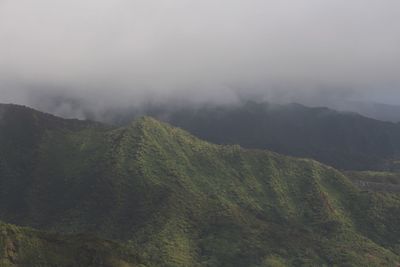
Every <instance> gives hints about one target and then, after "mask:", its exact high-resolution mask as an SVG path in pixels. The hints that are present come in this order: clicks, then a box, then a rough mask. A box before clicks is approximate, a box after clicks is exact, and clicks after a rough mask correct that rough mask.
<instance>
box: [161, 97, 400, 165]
mask: <svg viewBox="0 0 400 267" xmlns="http://www.w3.org/2000/svg"><path fill="white" fill-rule="evenodd" d="M164 113H166V114H167V115H165V114H164ZM154 115H155V116H157V115H158V116H159V117H160V118H161V119H164V120H165V121H167V122H168V123H171V124H172V125H175V126H177V127H181V128H183V129H186V130H187V131H189V132H191V133H193V134H194V135H196V136H198V137H200V138H202V139H204V140H207V141H209V142H212V143H217V144H239V145H241V146H243V147H246V148H257V149H268V150H272V151H275V152H278V153H282V154H286V155H292V156H296V157H308V158H313V159H316V160H318V161H320V162H323V163H325V164H328V165H331V166H334V167H336V168H339V169H345V170H382V169H398V165H399V164H398V162H395V161H394V160H395V159H398V158H399V157H400V139H399V136H400V125H399V124H395V123H390V122H382V121H378V120H374V119H370V118H366V117H363V116H360V115H357V114H355V113H344V112H337V111H334V110H330V109H327V108H309V107H305V106H301V105H297V104H291V105H273V104H266V103H261V104H258V103H254V102H248V103H246V104H243V105H232V106H219V107H213V106H208V107H207V106H206V107H203V108H200V109H196V108H191V107H189V108H186V109H177V110H175V111H168V110H167V111H166V112H165V111H164V110H161V111H154Z"/></svg>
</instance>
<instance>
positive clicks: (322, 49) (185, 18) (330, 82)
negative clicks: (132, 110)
mask: <svg viewBox="0 0 400 267" xmlns="http://www.w3.org/2000/svg"><path fill="white" fill-rule="evenodd" d="M399 10H400V2H399V1H397V0H380V1H377V0H376V1H375V0H351V1H348V0H347V1H345V0H327V1H320V0H298V1H289V0H276V1H273V0H271V1H266V0H250V1H239V0H229V1H228V0H219V1H211V0H203V1H191V0H189V1H188V0H185V1H184V0H170V1H154V0H143V1H140V0H134V1H133V0H129V1H128V0H126V1H122V0H114V1H106V0H96V1H94V0H85V1H82V0H80V1H78V0H69V1H62V0H36V1H32V0H18V1H15V0H2V1H0V40H1V42H0V102H7V103H9V102H12V103H19V104H25V105H30V106H33V107H37V108H40V109H42V110H46V111H51V112H55V113H57V114H69V116H72V117H79V118H83V117H85V112H88V111H90V112H93V113H96V112H98V111H101V110H104V109H107V108H111V107H129V106H140V105H145V104H146V103H174V105H178V104H183V103H191V104H201V103H236V102H238V101H241V100H242V99H258V100H265V101H274V102H285V101H286V102H293V101H296V102H302V103H306V104H309V105H324V104H326V103H329V102H332V101H333V102H335V101H336V102H340V101H343V100H356V101H377V102H383V103H390V104H400V92H399V91H400V90H399V88H400V86H399V85H400V75H398V74H399V70H400V51H399V47H400V27H399V25H400V16H399ZM82 107H84V108H82Z"/></svg>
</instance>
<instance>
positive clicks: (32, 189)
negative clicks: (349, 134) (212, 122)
mask: <svg viewBox="0 0 400 267" xmlns="http://www.w3.org/2000/svg"><path fill="white" fill-rule="evenodd" d="M18 109H21V110H23V108H20V107H18ZM8 110H9V111H8V112H9V114H15V113H13V112H11V111H12V110H13V107H9V108H8ZM10 110H11V111H10ZM22 113H23V114H25V115H24V116H25V117H27V119H26V122H25V123H24V125H25V126H21V125H20V124H15V125H13V124H11V123H10V122H9V121H13V120H10V119H7V116H11V115H7V116H3V119H2V120H1V119H0V133H2V135H0V148H1V149H0V219H1V220H3V221H6V222H8V223H13V224H18V225H25V226H31V227H35V228H39V229H42V230H47V231H52V232H60V233H63V234H74V235H73V236H76V235H75V234H76V233H91V234H92V235H93V234H94V235H96V236H99V237H101V238H106V239H113V240H119V241H121V242H123V243H124V244H125V245H124V247H119V246H120V245H117V243H112V245H110V246H112V247H113V248H110V250H109V253H112V255H117V256H115V257H112V258H113V259H114V258H116V259H121V260H123V261H124V262H140V263H141V264H143V265H144V266H254V267H255V266H398V264H399V263H400V197H399V196H397V195H389V194H388V195H384V194H378V193H367V192H361V191H359V190H358V189H357V188H355V187H354V186H353V184H352V183H351V181H350V180H349V179H348V178H347V177H345V176H343V175H342V174H341V173H340V172H338V171H336V170H335V169H333V168H330V167H327V166H325V165H322V164H320V163H318V162H315V161H313V160H307V159H296V158H292V157H286V156H282V155H279V154H276V153H273V152H268V151H261V150H246V149H242V148H241V147H239V146H218V145H213V144H210V143H207V142H204V141H201V140H199V139H197V138H195V137H193V136H191V135H190V134H188V133H187V132H185V131H183V130H180V129H177V128H173V127H170V126H168V125H167V124H164V123H160V122H158V121H156V120H154V119H151V118H148V117H145V118H141V119H139V120H137V121H136V122H134V123H132V124H130V125H129V126H127V127H122V128H107V127H104V126H102V125H98V124H94V123H88V122H86V123H83V122H79V123H78V122H76V121H68V120H62V119H57V118H55V117H54V118H53V117H52V118H53V119H54V120H55V121H58V122H54V123H53V125H54V127H47V126H45V125H48V122H47V121H44V120H43V119H42V118H41V117H42V116H44V117H46V116H47V115H43V114H39V113H35V112H33V111H31V110H24V112H22ZM26 114H36V116H31V115H26ZM13 116H14V115H13ZM21 116H22V115H21ZM8 118H10V117H8ZM32 121H34V122H35V123H32ZM42 124H45V125H42ZM16 125H17V126H18V127H21V128H18V129H17V128H16V127H17V126H16ZM31 125H33V126H31ZM28 126H29V127H28ZM5 129H6V131H5ZM6 132H13V133H14V134H13V135H7V134H5V133H6ZM18 134H21V135H22V134H23V135H26V136H34V137H35V138H32V139H31V140H30V141H29V143H27V142H25V143H24V142H17V140H18V138H19V135H18ZM21 140H25V137H21ZM24 231H25V230H24ZM29 231H31V230H29ZM35 233H36V232H35ZM43 235H44V234H43ZM46 235H47V234H46ZM78 236H79V235H78ZM35 238H36V237H35ZM63 238H66V239H68V240H70V239H71V238H72V239H73V240H76V239H74V237H65V236H63ZM3 240H4V237H3ZM96 240H100V239H96ZM85 242H86V240H85V239H83V240H76V243H75V242H72V244H71V245H70V246H71V247H70V248H68V249H66V250H62V251H61V249H60V250H56V248H57V247H55V248H54V250H53V251H56V252H54V253H55V254H56V256H57V257H56V256H55V257H56V259H54V262H53V264H54V265H55V266H58V265H57V264H58V263H59V262H61V261H65V262H67V261H68V260H69V255H71V254H69V253H70V252H68V251H72V252H71V253H72V254H74V253H75V252H74V251H76V249H77V248H76V247H75V246H78V247H79V246H81V245H82V246H83V244H85ZM98 242H99V243H97V241H96V244H102V242H106V241H98ZM107 242H108V241H107ZM22 243H25V242H22ZM35 244H37V245H34V246H33V247H32V251H36V252H35V254H36V253H38V254H41V255H44V254H43V253H47V252H45V251H48V250H47V249H46V248H45V247H46V246H48V244H47V243H40V242H39V243H37V242H36V243H35ZM107 244H111V243H107ZM3 246H4V241H3ZM107 246H108V245H107ZM107 246H106V245H104V246H101V245H99V251H103V249H105V250H106V251H108V249H107ZM114 246H115V247H116V250H114ZM125 246H126V247H125ZM125 249H127V251H131V252H135V253H137V254H136V255H137V259H138V260H136V261H132V260H130V256H129V255H128V254H124V253H125V252H124V253H122V252H121V253H122V254H118V253H119V252H118V253H117V254H114V253H116V252H115V251H125ZM49 251H50V252H51V251H52V250H49ZM64 251H65V252H64ZM50 252H49V253H50ZM51 253H52V252H51ZM21 255H22V254H21ZM30 255H33V254H30ZM120 255H127V256H126V257H127V258H124V257H121V256H120ZM128 256H129V257H128ZM32 257H33V256H32ZM46 257H47V256H46ZM25 259H29V257H28V256H26V257H25ZM50 259H52V258H50ZM54 265H53V266H54ZM109 265H110V266H118V265H116V264H109ZM39 266H41V265H39ZM44 266H46V265H44ZM61 266H62V265H61Z"/></svg>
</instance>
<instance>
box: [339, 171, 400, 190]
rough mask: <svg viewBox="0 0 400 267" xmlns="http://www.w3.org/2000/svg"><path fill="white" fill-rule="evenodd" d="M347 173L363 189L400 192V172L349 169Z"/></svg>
mask: <svg viewBox="0 0 400 267" xmlns="http://www.w3.org/2000/svg"><path fill="white" fill-rule="evenodd" d="M345 174H346V175H347V176H348V177H349V178H350V180H352V181H353V183H354V184H355V185H356V186H358V187H359V188H360V189H362V190H368V191H377V192H388V193H400V173H399V172H377V171H358V172H357V171H348V172H345Z"/></svg>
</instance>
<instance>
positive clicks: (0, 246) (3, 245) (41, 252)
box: [0, 222, 139, 267]
mask: <svg viewBox="0 0 400 267" xmlns="http://www.w3.org/2000/svg"><path fill="white" fill-rule="evenodd" d="M0 266H1V267H15V266H29V267H39V266H40V267H53V266H57V267H71V266H77V267H111V266H115V267H134V266H139V265H138V264H137V258H136V256H135V255H134V254H133V253H132V250H131V249H128V248H127V247H126V246H123V245H120V244H118V243H116V242H113V241H107V240H101V239H98V238H96V237H94V236H89V235H83V234H80V235H70V236H67V235H61V234H56V233H45V232H40V231H35V230H32V229H29V228H23V227H16V226H13V225H9V224H4V223H2V222H0Z"/></svg>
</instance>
